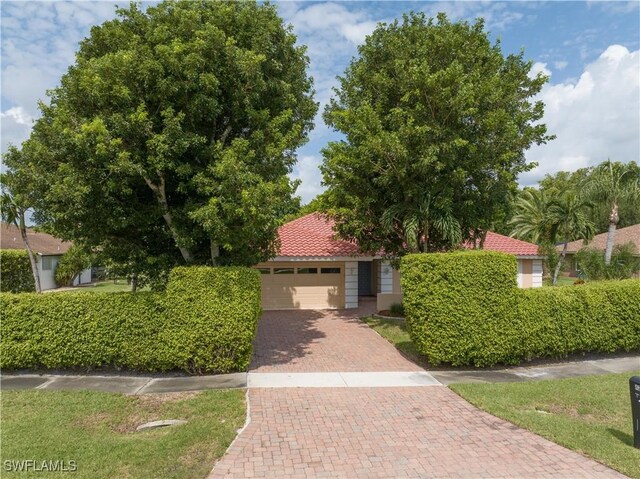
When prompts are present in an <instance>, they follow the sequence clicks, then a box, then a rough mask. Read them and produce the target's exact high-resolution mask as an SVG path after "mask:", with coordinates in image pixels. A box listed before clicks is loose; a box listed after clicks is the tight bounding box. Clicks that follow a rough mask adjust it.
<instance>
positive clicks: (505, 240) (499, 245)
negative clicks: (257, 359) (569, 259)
mask: <svg viewBox="0 0 640 479" xmlns="http://www.w3.org/2000/svg"><path fill="white" fill-rule="evenodd" d="M465 247H466V248H470V247H471V246H470V245H465ZM483 249H485V250H489V251H500V252H501V253H508V254H513V255H516V256H538V245H535V244H533V243H527V242H526V241H522V240H519V239H515V238H511V237H509V236H504V235H501V234H498V233H494V232H492V231H489V232H488V233H487V237H486V238H485V240H484V245H483Z"/></svg>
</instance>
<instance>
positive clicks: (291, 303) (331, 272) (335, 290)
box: [256, 261, 345, 310]
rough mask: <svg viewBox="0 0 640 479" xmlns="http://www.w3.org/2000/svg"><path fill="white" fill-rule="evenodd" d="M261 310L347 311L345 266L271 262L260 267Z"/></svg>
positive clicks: (332, 262)
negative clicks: (343, 309)
mask: <svg viewBox="0 0 640 479" xmlns="http://www.w3.org/2000/svg"><path fill="white" fill-rule="evenodd" d="M256 268H257V269H258V271H260V278H261V281H262V308H263V309H265V310H269V309H340V308H344V307H345V297H344V294H345V280H344V275H345V267H344V262H337V261H324V262H290V261H287V262H272V261H270V262H268V263H262V264H259V265H257V267H256Z"/></svg>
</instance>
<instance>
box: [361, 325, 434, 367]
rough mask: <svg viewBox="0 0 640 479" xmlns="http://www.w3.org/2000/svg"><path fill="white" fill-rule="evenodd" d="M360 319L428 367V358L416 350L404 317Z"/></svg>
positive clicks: (406, 355) (407, 354)
mask: <svg viewBox="0 0 640 479" xmlns="http://www.w3.org/2000/svg"><path fill="white" fill-rule="evenodd" d="M360 319H361V320H362V321H364V322H365V323H367V324H368V325H369V327H371V328H373V329H374V330H375V331H377V332H378V334H380V336H382V337H383V338H385V339H386V340H387V341H389V342H390V343H391V344H393V345H394V346H395V347H396V348H398V350H399V351H400V352H401V353H402V354H404V355H405V357H406V358H407V359H409V360H410V361H413V362H414V363H417V364H420V365H421V366H423V367H427V358H426V357H424V356H422V355H421V354H420V353H418V351H417V350H416V347H415V345H414V344H413V341H411V337H409V332H408V331H407V323H406V322H405V320H404V319H383V318H376V317H374V316H369V317H366V318H360Z"/></svg>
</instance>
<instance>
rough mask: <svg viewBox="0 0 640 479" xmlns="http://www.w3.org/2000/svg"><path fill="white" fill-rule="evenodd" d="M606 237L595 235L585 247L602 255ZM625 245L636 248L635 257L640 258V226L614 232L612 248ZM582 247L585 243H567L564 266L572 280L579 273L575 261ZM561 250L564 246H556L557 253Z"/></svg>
mask: <svg viewBox="0 0 640 479" xmlns="http://www.w3.org/2000/svg"><path fill="white" fill-rule="evenodd" d="M607 236H608V234H607V233H601V234H599V235H596V236H594V237H593V239H592V240H591V241H589V242H588V243H587V244H586V246H588V247H590V248H595V249H598V250H600V251H602V254H604V250H605V249H606V248H607ZM627 243H632V244H633V245H634V246H635V247H636V256H638V257H640V224H637V225H633V226H627V227H625V228H620V229H618V230H617V231H616V235H615V238H614V242H613V244H614V246H619V245H623V244H627ZM584 247H585V242H584V241H583V240H577V241H572V242H571V243H567V260H566V264H568V265H569V270H568V275H569V276H570V277H572V278H575V277H577V276H578V273H579V272H580V268H579V265H578V264H577V261H576V253H577V252H578V251H580V250H581V249H582V248H584ZM563 248H564V244H560V245H558V246H556V249H557V251H558V253H561V252H562V249H563Z"/></svg>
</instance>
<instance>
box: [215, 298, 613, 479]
mask: <svg viewBox="0 0 640 479" xmlns="http://www.w3.org/2000/svg"><path fill="white" fill-rule="evenodd" d="M365 308H368V309H371V308H372V306H371V305H367V306H366V307H365ZM367 312H369V311H367V309H365V310H363V309H359V310H355V311H354V310H351V311H346V312H345V311H270V312H267V313H265V314H264V316H263V317H262V318H261V319H260V322H259V326H258V337H257V339H256V343H255V355H254V361H253V363H252V365H251V367H250V375H255V376H257V377H262V378H264V379H265V380H268V376H269V374H264V375H262V374H261V373H271V374H272V373H291V375H296V373H308V372H349V371H352V372H353V371H360V372H376V371H380V372H382V371H405V372H406V371H423V370H421V369H420V368H419V367H418V366H416V365H414V364H413V363H411V362H409V361H408V360H406V359H405V358H404V357H403V356H402V355H400V354H399V353H398V351H397V350H396V349H395V348H394V347H393V346H392V345H391V344H390V343H388V342H387V341H386V340H385V339H383V338H382V337H380V336H379V335H378V334H376V333H375V332H374V331H373V330H371V329H369V327H368V326H366V325H364V324H363V323H361V322H360V321H358V319H357V318H358V317H360V316H363V315H364V314H366V313H367ZM283 375H284V376H286V374H283ZM296 376H297V375H296ZM298 377H299V376H298ZM250 383H251V381H250ZM256 384H257V383H256ZM248 400H249V418H250V420H249V422H248V424H247V426H246V428H245V429H244V430H243V431H242V432H241V433H240V435H239V436H238V437H237V438H236V440H235V442H234V443H233V444H232V445H231V447H230V448H229V450H228V451H227V453H226V455H225V456H224V457H223V458H222V459H221V460H220V461H219V462H218V463H217V464H216V466H215V468H214V469H213V471H212V473H211V475H210V476H209V479H220V478H253V477H277V478H283V479H286V478H321V477H335V478H359V477H362V478H373V477H381V478H401V477H421V478H444V477H447V478H466V477H473V478H478V477H487V478H574V477H575V478H596V477H597V478H622V477H624V476H622V475H621V474H618V473H617V472H615V471H613V470H611V469H609V468H607V467H605V466H602V465H601V464H598V463H597V462H595V461H592V460H590V459H588V458H585V457H583V456H581V455H580V454H577V453H574V452H572V451H570V450H568V449H565V448H563V447H561V446H559V445H557V444H554V443H552V442H550V441H547V440H546V439H543V438H541V437H539V436H537V435H535V434H532V433H530V432H528V431H525V430H523V429H520V428H518V427H516V426H514V425H512V424H511V423H508V422H506V421H503V420H501V419H498V418H496V417H494V416H491V415H490V414H487V413H485V412H482V411H480V410H479V409H477V408H475V407H473V406H472V405H471V404H469V403H468V402H466V401H465V400H463V399H462V398H460V397H459V396H457V395H456V394H455V393H453V392H452V391H451V390H449V389H448V388H446V387H444V386H441V385H426V386H424V387H367V388H340V387H328V388H318V387H298V388H273V387H269V388H262V387H251V388H250V389H249V392H248Z"/></svg>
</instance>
